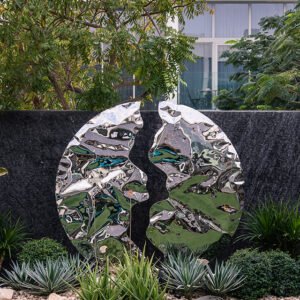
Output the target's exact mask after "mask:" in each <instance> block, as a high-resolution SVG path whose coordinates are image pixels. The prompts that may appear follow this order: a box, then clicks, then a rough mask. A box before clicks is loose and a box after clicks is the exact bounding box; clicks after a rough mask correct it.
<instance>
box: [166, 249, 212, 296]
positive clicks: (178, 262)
mask: <svg viewBox="0 0 300 300" xmlns="http://www.w3.org/2000/svg"><path fill="white" fill-rule="evenodd" d="M161 271H162V272H161V273H162V278H163V279H164V280H165V281H166V282H167V284H168V287H169V288H170V289H172V290H175V291H180V292H182V293H183V294H184V296H185V297H186V298H187V299H191V297H192V294H193V292H194V291H195V290H197V289H200V288H201V287H202V286H203V285H204V277H205V275H206V266H205V265H204V264H203V263H202V262H201V261H200V260H199V259H198V258H197V257H196V256H195V254H194V253H192V252H191V251H182V252H178V251H176V252H171V253H168V255H167V256H166V259H165V261H164V262H163V263H162V264H161Z"/></svg>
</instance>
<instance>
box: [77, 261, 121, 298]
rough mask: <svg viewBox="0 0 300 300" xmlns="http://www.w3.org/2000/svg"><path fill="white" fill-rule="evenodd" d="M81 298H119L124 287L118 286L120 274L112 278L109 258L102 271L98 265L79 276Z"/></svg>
mask: <svg viewBox="0 0 300 300" xmlns="http://www.w3.org/2000/svg"><path fill="white" fill-rule="evenodd" d="M78 281H79V285H80V289H79V290H78V291H77V293H78V295H79V298H80V300H119V299H121V298H120V294H121V291H122V289H120V288H119V286H118V275H117V277H115V278H111V274H110V272H109V263H108V260H107V262H106V265H105V267H104V269H103V270H102V271H100V270H99V268H98V267H97V266H96V267H95V268H93V269H92V268H91V267H88V268H87V270H86V271H85V272H84V273H83V274H81V275H80V276H79V277H78Z"/></svg>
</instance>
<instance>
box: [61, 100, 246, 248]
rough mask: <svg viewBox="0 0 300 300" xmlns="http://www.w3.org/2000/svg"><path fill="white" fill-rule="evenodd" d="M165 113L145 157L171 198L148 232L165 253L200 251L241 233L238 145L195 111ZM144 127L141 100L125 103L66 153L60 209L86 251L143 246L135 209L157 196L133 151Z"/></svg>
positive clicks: (92, 124)
mask: <svg viewBox="0 0 300 300" xmlns="http://www.w3.org/2000/svg"><path fill="white" fill-rule="evenodd" d="M159 116H160V118H161V120H162V122H163V125H162V127H161V128H160V130H159V131H158V132H157V133H156V135H155V139H154V143H153V146H152V148H151V150H150V152H149V153H145V154H144V155H149V159H150V161H151V162H152V163H153V164H154V165H155V166H156V167H158V168H159V169H161V170H162V171H163V172H164V173H165V174H166V176H167V181H166V187H167V190H168V191H169V198H168V199H165V200H163V201H159V202H157V203H155V204H154V205H153V206H152V207H151V211H150V220H149V227H148V230H147V232H146V233H145V234H147V236H148V238H149V240H150V241H151V242H152V243H153V244H154V245H155V246H156V247H157V248H159V249H161V250H163V249H164V247H165V246H166V245H167V244H168V243H170V244H172V243H173V244H180V245H181V244H183V245H186V246H187V247H189V248H191V249H194V250H196V249H198V248H200V247H202V246H204V245H208V244H211V243H214V242H215V241H217V240H218V239H219V238H220V237H221V236H222V235H223V234H233V233H234V231H235V229H236V227H237V225H238V222H239V218H240V203H242V189H241V186H242V184H243V181H242V179H241V166H240V161H239V158H238V155H237V153H236V151H235V149H234V147H233V146H232V144H231V142H230V141H229V139H228V138H227V136H226V135H225V134H224V133H223V132H222V130H221V129H220V128H219V127H218V126H217V125H216V124H214V123H213V122H212V121H211V120H210V119H209V118H207V117H206V116H205V115H203V114H202V113H200V112H198V111H196V110H194V109H191V108H189V107H186V106H183V105H175V104H173V103H171V102H169V101H164V102H161V103H160V104H159ZM142 127H143V120H142V117H141V114H140V103H139V102H132V103H126V104H121V105H118V106H116V107H114V108H112V109H109V110H106V111H103V112H102V113H100V114H98V115H97V116H96V117H94V118H93V119H91V120H90V121H89V122H88V123H87V124H85V125H84V126H83V127H82V128H81V129H80V130H79V131H78V132H77V133H76V135H75V136H74V138H73V139H72V140H71V142H70V143H69V144H68V146H67V148H66V150H65V152H64V154H63V157H62V159H61V161H60V164H59V168H58V174H57V182H56V197H57V205H58V211H59V216H60V219H61V222H62V224H63V226H64V228H65V230H66V232H67V234H68V236H69V238H70V239H71V240H72V242H73V243H74V245H75V246H76V247H77V248H78V249H79V251H81V253H84V252H85V251H90V250H91V249H92V248H93V249H100V248H101V247H102V246H107V244H110V246H111V247H115V246H117V245H125V246H129V247H135V245H134V243H133V241H132V240H131V237H130V232H129V227H130V218H131V209H132V207H133V205H135V204H136V203H138V202H143V201H147V200H148V198H149V194H148V192H147V190H146V182H147V176H146V174H144V173H143V172H142V171H141V170H140V169H138V168H137V167H136V166H135V165H134V164H133V163H132V162H131V161H130V159H129V153H130V151H131V149H132V147H133V145H134V143H135V136H136V134H137V132H138V131H139V130H140V129H141V128H142ZM145 151H146V150H145ZM141 218H149V216H141ZM92 246H94V247H92ZM101 249H104V248H103V247H102V248H101Z"/></svg>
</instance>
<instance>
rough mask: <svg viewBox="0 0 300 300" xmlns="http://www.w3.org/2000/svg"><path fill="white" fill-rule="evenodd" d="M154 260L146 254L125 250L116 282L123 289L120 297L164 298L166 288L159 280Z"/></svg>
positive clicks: (131, 299)
mask: <svg viewBox="0 0 300 300" xmlns="http://www.w3.org/2000/svg"><path fill="white" fill-rule="evenodd" d="M152 262H153V260H152V259H148V258H146V257H145V256H144V255H139V254H138V253H136V254H135V255H130V254H129V253H128V252H125V254H124V258H123V262H121V264H120V265H119V266H118V268H117V274H118V280H117V281H116V284H117V285H118V288H119V289H120V290H121V295H120V299H123V298H124V299H126V300H141V299H143V300H164V299H165V290H166V288H164V287H162V286H161V285H160V283H159V281H158V276H157V272H156V271H155V269H154V267H153V265H152Z"/></svg>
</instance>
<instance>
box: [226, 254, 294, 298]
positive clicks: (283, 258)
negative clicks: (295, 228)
mask: <svg viewBox="0 0 300 300" xmlns="http://www.w3.org/2000/svg"><path fill="white" fill-rule="evenodd" d="M229 262H230V263H233V264H235V265H236V266H238V267H239V268H240V269H241V274H242V275H243V276H246V280H245V284H244V286H243V288H242V289H240V290H237V291H235V292H233V293H232V295H234V296H236V297H238V298H241V299H245V300H248V299H249V300H250V299H251V300H252V299H257V298H260V297H263V296H265V295H267V294H271V295H274V296H284V297H288V296H298V295H299V294H300V284H299V283H300V268H299V266H300V262H299V261H296V260H295V259H293V258H292V257H291V256H290V255H289V254H288V253H285V252H282V251H265V252H259V251H258V250H251V249H244V250H239V251H237V252H236V253H234V254H233V255H232V256H231V258H230V259H229Z"/></svg>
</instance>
